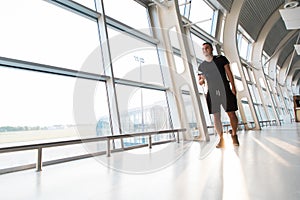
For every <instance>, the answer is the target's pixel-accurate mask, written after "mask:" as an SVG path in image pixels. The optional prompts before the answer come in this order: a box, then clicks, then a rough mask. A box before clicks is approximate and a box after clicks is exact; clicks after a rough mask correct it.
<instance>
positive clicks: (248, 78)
mask: <svg viewBox="0 0 300 200" xmlns="http://www.w3.org/2000/svg"><path fill="white" fill-rule="evenodd" d="M243 71H244V74H245V77H246V80H247V81H250V77H249V74H248V70H247V67H245V66H243Z"/></svg>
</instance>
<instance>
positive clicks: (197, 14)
mask: <svg viewBox="0 0 300 200" xmlns="http://www.w3.org/2000/svg"><path fill="white" fill-rule="evenodd" d="M213 18H214V10H213V9H212V8H211V7H210V6H209V5H207V3H205V1H203V0H198V1H192V3H191V10H190V17H189V19H190V21H192V23H197V24H196V25H197V26H198V27H200V28H201V29H203V30H204V31H206V32H207V33H209V34H212V24H213Z"/></svg>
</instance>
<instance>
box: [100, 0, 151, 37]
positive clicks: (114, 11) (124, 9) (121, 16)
mask: <svg viewBox="0 0 300 200" xmlns="http://www.w3.org/2000/svg"><path fill="white" fill-rule="evenodd" d="M103 2H104V10H105V15H108V16H110V17H112V18H114V19H116V20H118V21H120V22H122V23H124V24H126V25H128V26H131V27H133V28H135V29H138V30H139V31H142V32H143V33H146V34H150V33H151V32H150V29H149V20H148V10H147V8H145V7H144V6H142V5H141V4H139V3H137V2H136V1H133V0H122V1H120V0H103ZM132 11H133V12H132Z"/></svg>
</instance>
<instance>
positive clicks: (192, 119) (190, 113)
mask: <svg viewBox="0 0 300 200" xmlns="http://www.w3.org/2000/svg"><path fill="white" fill-rule="evenodd" d="M181 89H182V90H184V91H185V93H183V94H182V98H183V101H184V107H185V112H186V114H187V118H188V123H189V127H190V128H192V129H193V128H196V127H197V119H196V115H195V111H194V106H193V102H192V98H191V95H190V94H189V92H190V90H189V87H188V86H186V85H184V86H183V87H182V88H181Z"/></svg>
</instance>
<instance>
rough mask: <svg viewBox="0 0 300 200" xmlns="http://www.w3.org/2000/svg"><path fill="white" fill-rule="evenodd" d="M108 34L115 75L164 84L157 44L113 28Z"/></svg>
mask: <svg viewBox="0 0 300 200" xmlns="http://www.w3.org/2000/svg"><path fill="white" fill-rule="evenodd" d="M108 35H109V42H110V51H111V58H112V65H113V70H114V76H115V77H117V78H122V79H127V80H133V81H139V82H147V83H155V84H159V85H163V80H162V75H161V68H160V63H159V58H158V53H157V48H156V46H155V45H153V44H149V43H147V42H144V41H142V40H140V39H136V38H134V37H131V36H129V35H128V34H126V33H120V32H118V31H116V30H113V29H111V28H108Z"/></svg>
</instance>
